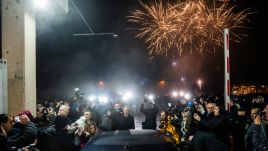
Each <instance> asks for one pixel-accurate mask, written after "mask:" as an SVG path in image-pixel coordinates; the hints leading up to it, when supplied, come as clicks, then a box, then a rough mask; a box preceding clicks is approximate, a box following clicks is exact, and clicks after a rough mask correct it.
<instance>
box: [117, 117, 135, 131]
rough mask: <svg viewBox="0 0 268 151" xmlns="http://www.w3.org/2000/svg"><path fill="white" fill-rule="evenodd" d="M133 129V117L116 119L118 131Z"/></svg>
mask: <svg viewBox="0 0 268 151" xmlns="http://www.w3.org/2000/svg"><path fill="white" fill-rule="evenodd" d="M128 129H135V123H134V117H133V116H132V115H128V117H125V116H123V115H122V116H120V118H119V119H118V130H128Z"/></svg>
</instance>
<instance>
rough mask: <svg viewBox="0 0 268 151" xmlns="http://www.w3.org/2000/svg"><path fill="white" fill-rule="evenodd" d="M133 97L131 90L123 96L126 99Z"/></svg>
mask: <svg viewBox="0 0 268 151" xmlns="http://www.w3.org/2000/svg"><path fill="white" fill-rule="evenodd" d="M131 97H132V93H131V92H127V93H126V94H125V95H124V96H123V100H124V101H128V100H129V99H130V98H131Z"/></svg>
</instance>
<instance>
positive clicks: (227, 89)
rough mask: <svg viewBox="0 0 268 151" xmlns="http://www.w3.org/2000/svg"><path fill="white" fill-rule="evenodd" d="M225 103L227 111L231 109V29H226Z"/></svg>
mask: <svg viewBox="0 0 268 151" xmlns="http://www.w3.org/2000/svg"><path fill="white" fill-rule="evenodd" d="M224 101H225V110H229V109H230V58H229V29H227V28H225V29H224Z"/></svg>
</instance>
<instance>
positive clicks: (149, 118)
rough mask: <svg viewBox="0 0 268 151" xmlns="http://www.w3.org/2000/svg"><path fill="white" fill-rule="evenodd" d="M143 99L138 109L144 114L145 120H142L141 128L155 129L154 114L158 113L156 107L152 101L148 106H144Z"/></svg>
mask: <svg viewBox="0 0 268 151" xmlns="http://www.w3.org/2000/svg"><path fill="white" fill-rule="evenodd" d="M144 103H145V100H144V101H143V102H142V104H141V107H140V111H141V112H142V113H143V114H144V115H145V122H143V125H142V128H143V129H153V130H156V115H157V113H158V108H157V106H156V105H155V104H154V103H153V102H149V103H148V108H147V109H145V108H144Z"/></svg>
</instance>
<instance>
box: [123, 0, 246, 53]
mask: <svg viewBox="0 0 268 151" xmlns="http://www.w3.org/2000/svg"><path fill="white" fill-rule="evenodd" d="M139 2H140V4H141V6H142V8H143V9H142V10H135V11H133V12H131V15H130V16H128V18H129V22H132V23H136V24H138V26H139V28H138V34H137V35H136V37H138V38H145V43H147V44H148V48H149V50H150V51H149V54H150V55H151V56H155V55H166V56H167V55H169V54H171V53H172V52H173V51H174V50H175V53H178V54H180V55H181V54H182V52H184V51H185V52H186V51H191V52H192V51H193V50H199V51H200V52H201V53H202V52H203V51H204V50H205V51H210V50H208V49H207V48H214V49H215V48H216V47H219V46H222V45H223V39H222V37H223V36H222V32H223V29H224V28H229V29H231V30H233V29H237V28H243V26H242V25H243V24H244V23H245V22H247V21H248V20H247V16H248V15H249V14H250V13H247V10H244V11H241V12H238V13H234V11H233V10H234V8H235V7H234V6H232V7H230V6H229V5H228V3H223V2H221V3H220V4H216V3H215V2H214V5H212V6H209V5H208V4H207V3H206V2H205V1H204V0H190V1H184V2H178V3H176V4H174V5H171V4H170V3H166V4H165V5H164V3H163V2H162V1H161V0H159V1H158V2H156V1H155V2H151V3H143V2H142V1H139ZM233 34H234V35H235V37H236V39H233V41H235V42H239V40H241V37H242V36H243V35H242V34H235V33H233Z"/></svg>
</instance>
